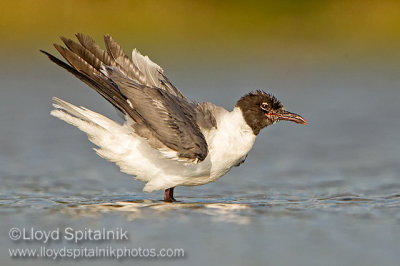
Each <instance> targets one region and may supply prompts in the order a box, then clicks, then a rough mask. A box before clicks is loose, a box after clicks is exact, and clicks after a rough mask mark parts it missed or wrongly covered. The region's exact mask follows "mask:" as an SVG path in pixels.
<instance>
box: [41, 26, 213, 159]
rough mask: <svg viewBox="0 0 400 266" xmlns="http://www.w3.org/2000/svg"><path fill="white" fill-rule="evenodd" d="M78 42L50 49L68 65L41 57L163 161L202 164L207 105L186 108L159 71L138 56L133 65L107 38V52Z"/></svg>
mask: <svg viewBox="0 0 400 266" xmlns="http://www.w3.org/2000/svg"><path fill="white" fill-rule="evenodd" d="M76 37H77V38H78V40H79V43H76V42H74V41H72V40H70V39H67V38H64V37H61V40H62V41H63V42H64V44H65V45H66V47H67V48H64V47H62V46H60V45H58V44H55V45H54V46H55V48H56V49H57V50H58V51H59V53H60V54H61V55H62V56H63V57H64V58H65V59H66V60H67V61H68V63H69V64H66V63H64V62H63V61H61V60H59V59H57V58H56V57H54V56H53V55H51V54H49V53H47V52H44V51H42V52H43V53H45V54H46V55H47V56H48V57H49V58H50V60H51V61H53V62H54V63H56V64H57V65H59V66H61V67H63V68H64V69H66V70H68V71H69V72H71V73H72V74H74V75H75V76H76V77H78V78H79V79H80V80H82V81H84V82H85V83H86V84H88V85H89V86H90V87H92V88H93V89H95V90H96V91H97V92H99V93H100V94H101V95H102V96H103V97H104V98H105V99H106V100H108V101H109V102H110V103H111V104H113V105H114V106H115V107H116V108H117V109H119V110H120V111H121V112H123V113H125V114H126V115H128V116H129V117H130V118H132V120H133V121H134V123H133V125H132V127H133V129H134V131H135V133H136V134H138V135H139V136H141V137H143V138H145V139H147V140H148V143H149V144H150V145H151V146H152V147H153V148H156V149H158V150H159V151H160V152H161V153H162V154H163V155H164V156H165V157H167V158H170V159H176V160H183V161H189V162H198V161H202V160H204V159H205V158H206V156H207V154H208V147H207V142H206V140H205V138H204V135H203V134H202V132H201V130H200V128H199V125H200V127H202V128H210V127H212V126H215V125H216V123H215V119H214V118H213V117H212V114H211V113H210V112H209V111H207V110H209V109H207V108H206V107H205V106H206V105H204V104H197V103H191V102H189V101H188V100H187V99H186V98H185V97H184V96H183V95H182V93H181V92H180V91H179V90H178V89H177V88H176V87H175V86H174V85H172V83H171V82H170V81H169V80H168V79H167V78H166V77H165V76H164V74H163V69H162V68H161V67H160V66H158V65H157V64H155V63H154V62H152V61H151V60H150V59H149V58H148V57H147V56H143V55H141V54H140V53H139V52H138V51H136V50H134V51H133V54H132V58H133V60H131V59H130V58H129V57H128V56H127V55H126V54H125V53H124V51H123V50H122V49H121V47H120V46H119V45H118V44H117V43H116V42H115V41H114V40H113V39H112V38H111V37H110V36H108V35H107V36H105V37H104V41H105V44H106V50H107V52H106V51H104V50H102V49H101V48H100V47H99V46H98V45H97V44H96V43H95V42H94V41H93V39H91V38H90V37H89V36H86V35H83V34H80V33H78V34H76ZM209 118H211V120H209ZM196 121H199V122H200V124H198V123H197V122H196Z"/></svg>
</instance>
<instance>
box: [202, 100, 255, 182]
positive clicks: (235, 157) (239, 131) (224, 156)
mask: <svg viewBox="0 0 400 266" xmlns="http://www.w3.org/2000/svg"><path fill="white" fill-rule="evenodd" d="M255 139H256V136H255V135H254V133H253V130H252V129H251V128H250V127H249V126H248V125H247V123H246V122H245V120H244V118H243V115H242V111H241V110H240V108H238V107H235V108H234V109H233V111H232V112H229V113H227V114H225V116H224V117H221V119H220V121H218V130H217V132H216V134H215V136H214V138H213V139H212V140H211V141H210V142H209V153H210V157H211V162H212V167H211V176H210V178H211V179H213V180H212V181H214V180H215V179H217V178H219V177H221V176H222V175H224V174H226V173H227V172H228V171H229V170H230V169H231V168H232V167H233V166H235V165H236V164H238V163H239V162H240V161H241V160H242V159H243V157H244V156H246V155H247V153H248V152H249V151H250V149H251V148H252V147H253V144H254V141H255Z"/></svg>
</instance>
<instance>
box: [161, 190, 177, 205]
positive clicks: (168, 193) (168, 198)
mask: <svg viewBox="0 0 400 266" xmlns="http://www.w3.org/2000/svg"><path fill="white" fill-rule="evenodd" d="M174 201H176V200H175V199H174V188H173V187H171V188H168V189H166V190H165V194H164V202H174Z"/></svg>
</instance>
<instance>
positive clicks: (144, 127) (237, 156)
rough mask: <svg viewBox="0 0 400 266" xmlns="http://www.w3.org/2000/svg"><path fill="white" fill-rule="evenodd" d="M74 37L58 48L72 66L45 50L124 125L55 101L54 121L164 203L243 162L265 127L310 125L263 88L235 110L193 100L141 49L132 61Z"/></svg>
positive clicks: (110, 46)
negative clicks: (80, 135)
mask: <svg viewBox="0 0 400 266" xmlns="http://www.w3.org/2000/svg"><path fill="white" fill-rule="evenodd" d="M76 37H77V39H78V41H79V43H77V42H74V41H73V40H71V39H67V38H64V37H61V40H62V41H63V42H64V44H65V46H66V48H65V47H63V46H61V45H58V44H54V46H55V48H56V49H57V51H58V52H59V53H60V54H61V55H62V56H63V57H64V58H65V60H67V62H68V63H65V62H63V61H61V60H60V59H58V58H56V57H55V56H53V55H51V54H49V53H47V52H45V51H42V50H41V52H42V53H44V54H46V55H47V56H48V57H49V59H50V60H51V61H53V62H54V63H56V64H57V65H59V66H61V67H62V68H64V69H66V70H67V71H69V72H70V73H72V74H73V75H74V76H76V77H77V78H79V79H80V80H82V81H83V82H85V83H86V84H87V85H89V86H90V87H92V88H93V89H94V90H96V91H97V92H98V93H99V94H100V95H101V96H103V97H104V98H105V99H106V100H107V101H109V102H110V103H111V104H112V105H113V106H115V107H116V108H117V109H118V110H119V111H120V112H121V113H122V114H123V115H124V118H125V122H124V123H123V124H120V123H117V122H115V121H113V120H110V119H108V118H107V117H105V116H102V115H100V114H98V113H95V112H93V111H91V110H89V109H87V108H85V107H78V106H75V105H72V104H70V103H68V102H66V101H63V100H61V99H59V98H56V97H54V98H53V106H54V108H55V109H54V110H52V111H51V115H53V116H55V117H57V118H59V119H61V120H64V121H65V122H67V123H69V124H72V125H74V126H76V127H77V128H79V129H80V130H82V131H83V132H85V133H86V134H87V135H88V138H89V140H90V141H91V142H93V143H94V144H95V145H96V146H97V147H98V148H95V151H96V152H97V154H98V155H99V156H101V157H103V158H104V159H107V160H109V161H111V162H114V163H115V164H117V165H118V166H119V167H120V169H121V171H122V172H124V173H127V174H129V175H133V176H135V178H136V179H138V180H140V181H143V182H145V183H146V185H145V186H144V188H143V190H144V191H146V192H151V191H154V190H161V189H162V190H165V194H164V201H165V202H172V201H175V199H174V195H173V193H174V188H175V187H176V186H198V185H204V184H207V183H210V182H213V181H215V180H217V179H218V178H220V177H221V176H223V175H225V174H226V173H227V172H228V171H229V170H230V169H231V168H232V167H234V166H239V165H240V164H242V163H243V162H244V160H245V159H246V156H247V153H248V152H249V151H250V149H251V148H252V146H253V144H254V141H255V138H256V136H257V135H258V134H259V132H260V131H261V129H263V128H265V127H267V126H269V125H272V124H274V123H276V122H278V121H281V120H288V121H293V122H296V123H299V124H306V121H305V120H304V119H303V118H302V117H301V116H299V115H297V114H294V113H290V112H288V111H286V110H285V108H284V107H283V106H282V104H281V102H280V101H278V100H277V99H276V98H275V97H274V96H272V95H271V94H268V93H266V92H264V91H261V90H257V91H253V92H250V93H248V94H246V95H244V96H243V97H242V98H241V99H240V100H239V101H238V102H237V103H236V106H235V107H234V108H233V110H232V111H231V112H229V111H227V110H226V109H224V108H223V107H219V106H216V105H214V104H213V103H210V102H203V103H199V102H194V101H193V102H192V101H190V100H188V99H187V98H186V97H185V96H183V94H182V93H181V92H180V91H179V90H178V89H177V88H176V87H175V86H174V85H172V83H171V82H170V81H169V80H168V78H167V77H166V76H165V75H164V71H163V69H162V68H161V67H160V66H158V65H157V64H156V63H154V62H153V61H151V60H150V59H149V57H147V56H143V55H142V54H140V53H139V52H138V51H137V50H136V49H135V50H133V52H132V59H130V58H129V57H128V56H127V55H126V54H125V53H124V51H123V50H122V48H121V47H120V46H119V45H118V44H117V43H116V42H115V41H114V40H113V39H112V38H111V36H109V35H106V36H105V37H104V41H105V46H106V50H107V51H104V50H103V49H101V48H100V46H98V45H97V44H96V43H95V42H94V41H93V39H92V38H90V37H89V36H86V35H84V34H81V33H78V34H76Z"/></svg>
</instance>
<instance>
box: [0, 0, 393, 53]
mask: <svg viewBox="0 0 400 266" xmlns="http://www.w3.org/2000/svg"><path fill="white" fill-rule="evenodd" d="M0 12H1V15H0V29H1V39H2V42H1V46H2V49H1V53H2V54H3V55H12V56H13V57H14V56H18V55H22V56H29V55H31V54H32V53H34V52H36V51H35V50H37V49H40V48H42V49H48V47H49V46H50V43H51V42H55V41H57V37H58V36H59V35H65V36H73V34H74V33H76V32H84V33H86V34H89V35H92V36H93V37H94V38H95V40H97V41H100V39H101V38H102V36H103V35H104V34H111V35H112V36H114V38H115V39H116V40H117V41H119V42H120V43H121V44H122V46H123V47H125V48H126V49H127V50H128V49H129V50H130V49H131V48H133V46H136V47H146V49H149V50H151V53H152V54H154V53H156V55H157V53H174V54H175V55H176V54H178V53H180V54H181V55H182V56H190V57H192V58H196V57H197V58H200V59H201V58H204V54H205V53H206V54H221V53H222V56H224V55H226V54H231V53H234V54H237V55H241V54H245V53H250V54H258V55H259V56H265V55H267V56H268V55H279V56H283V55H286V56H295V57H299V58H309V59H310V58H327V57H329V59H332V58H334V57H341V56H349V54H351V55H352V56H355V57H364V56H365V55H368V56H369V57H370V58H373V59H374V60H377V59H384V60H390V59H393V58H398V57H399V56H398V49H397V48H398V47H399V45H400V32H399V29H400V1H391V0H382V1H361V0H353V1H342V0H337V1H300V0H297V1H296V0H281V1H184V0H172V1H154V0H150V1H126V0H124V1H111V0H98V1H90V0H80V1H72V0H59V1H52V0H17V1H1V2H0ZM16 52H17V53H16Z"/></svg>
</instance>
